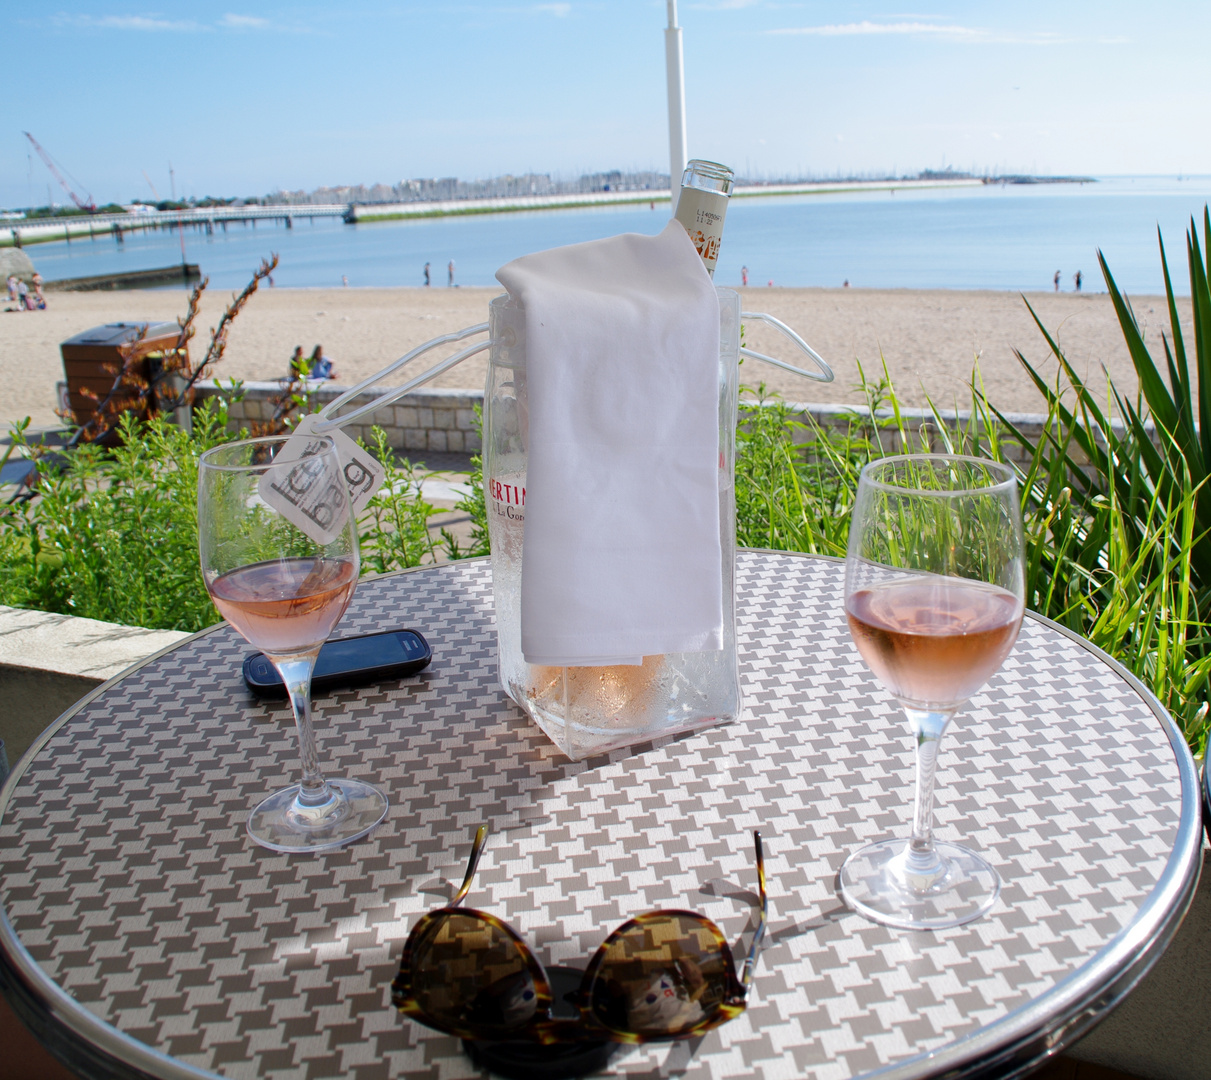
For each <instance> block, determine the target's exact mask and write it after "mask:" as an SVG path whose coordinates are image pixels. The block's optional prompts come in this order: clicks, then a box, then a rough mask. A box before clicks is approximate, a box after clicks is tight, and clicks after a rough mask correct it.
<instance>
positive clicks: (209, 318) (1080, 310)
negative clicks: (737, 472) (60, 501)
mask: <svg viewBox="0 0 1211 1080" xmlns="http://www.w3.org/2000/svg"><path fill="white" fill-rule="evenodd" d="M499 291H500V290H498V289H485V288H454V289H448V288H432V289H420V288H395V289H357V288H346V289H341V288H337V289H269V288H265V289H262V290H261V291H260V292H258V293H257V294H256V295H255V296H254V297H253V298H252V300H251V301H250V302H249V304H248V306H247V307H246V308H245V309H244V311H243V313H242V314H241V315H240V316H239V318H238V319H237V320H236V322H235V324H234V325H233V328H232V331H231V335H230V340H229V345H228V349H227V355H226V357H225V359H224V360H223V362H222V363H221V364H220V365H219V367H218V368H217V370H216V371H215V375H216V376H217V377H220V378H222V379H231V378H236V379H245V380H255V379H274V378H277V377H279V376H281V375H282V374H284V373H285V371H286V368H287V363H288V361H289V358H290V354H291V352H292V351H293V349H294V347H295V346H296V345H301V346H302V347H303V349H304V351H305V352H307V353H310V352H311V350H312V349H313V348H314V346H315V345H317V344H322V345H323V346H324V352H325V353H326V354H327V355H329V356H331V357H332V358H333V360H334V365H335V368H336V371H337V373H338V375H339V377H340V378H339V383H340V384H341V385H345V386H348V385H352V384H353V383H354V382H356V381H357V380H359V379H361V378H364V377H366V376H368V375H370V374H372V373H373V372H375V371H376V370H378V369H379V368H381V367H383V366H385V365H386V364H388V363H389V362H390V361H392V360H394V359H395V358H396V357H398V356H400V355H402V354H403V353H405V352H407V351H408V350H409V349H411V348H413V347H414V346H416V345H419V344H421V343H422V342H424V341H427V340H429V339H430V338H433V337H436V336H438V335H440V334H445V333H449V332H451V331H454V330H458V329H461V328H462V327H465V326H471V325H473V324H475V323H480V322H484V321H485V320H486V319H487V304H488V301H489V300H490V299H491V298H492V297H493V296H495V295H497V294H498V292H499ZM228 299H229V294H227V293H223V292H219V291H209V292H208V293H207V295H206V296H205V297H204V300H203V305H202V314H201V318H200V319H199V321H198V334H197V337H196V338H195V339H194V342H193V344H192V347H191V352H192V353H193V355H195V356H200V355H201V354H202V352H203V350H204V348H205V343H206V342H207V341H209V332H210V328H211V327H213V326H214V325H215V324H216V323H217V321H218V318H219V315H220V314H221V312H222V308H223V305H224V304H225V303H226V302H227V301H228ZM1027 299H1028V300H1029V301H1030V303H1031V304H1032V305H1033V306H1034V308H1035V310H1036V311H1037V312H1038V314H1039V317H1040V318H1041V319H1042V321H1043V323H1044V325H1045V326H1047V327H1048V329H1049V330H1050V331H1051V332H1052V334H1053V335H1054V336H1055V337H1056V339H1057V340H1058V342H1059V344H1060V346H1061V348H1062V349H1063V350H1064V351H1065V353H1066V355H1067V356H1068V358H1069V360H1070V361H1072V362H1073V364H1074V365H1075V366H1076V367H1077V369H1078V370H1080V371H1081V372H1082V373H1084V374H1085V375H1086V376H1087V377H1088V378H1090V379H1091V380H1093V381H1094V384H1095V385H1097V386H1099V387H1100V386H1102V385H1104V383H1103V381H1102V376H1101V374H1100V372H1101V368H1102V366H1103V365H1104V366H1105V368H1106V370H1107V371H1109V372H1110V374H1111V376H1112V377H1113V378H1114V381H1115V383H1116V384H1117V386H1118V387H1119V389H1120V390H1122V391H1127V392H1130V393H1134V392H1135V388H1136V382H1135V375H1134V370H1133V369H1132V366H1131V361H1130V358H1129V357H1128V355H1127V350H1126V347H1125V345H1124V344H1123V340H1122V335H1121V333H1120V331H1119V327H1118V321H1117V319H1116V318H1115V314H1114V309H1113V306H1112V304H1111V302H1110V298H1109V297H1108V296H1106V295H1104V294H1072V293H1059V294H1056V293H1038V294H1030V295H1028V296H1027ZM48 301H49V307H48V309H47V310H46V311H41V312H20V313H18V312H6V311H3V310H0V386H3V390H2V391H0V425H2V426H3V427H5V428H7V426H8V425H9V424H10V423H12V422H13V421H15V420H18V419H20V418H22V417H24V416H29V417H31V418H32V419H33V423H34V424H35V425H37V426H43V425H50V424H54V423H55V422H56V418H55V414H54V404H55V396H54V395H55V382H56V381H57V380H59V379H62V378H63V363H62V360H61V357H60V353H59V344H60V343H61V342H62V341H65V340H66V339H67V338H69V337H71V336H72V335H74V334H77V333H79V332H80V331H82V330H87V329H89V328H90V327H93V326H97V325H100V324H102V323H107V322H118V321H136V320H154V321H163V320H172V319H175V318H177V317H178V316H179V315H182V314H183V313H184V310H185V305H186V294H185V293H184V292H182V291H180V290H148V291H130V292H97V293H50V294H48ZM741 303H742V306H743V307H744V309H745V310H752V311H763V312H768V313H770V314H772V315H774V316H776V317H777V318H779V319H781V320H782V321H783V322H785V323H786V324H787V325H789V326H791V327H793V328H794V329H795V330H797V331H798V332H799V333H800V334H801V335H802V336H803V337H804V338H805V339H806V340H807V341H808V342H810V343H811V344H812V345H813V346H814V347H815V348H816V349H817V350H818V351H819V352H820V353H821V354H822V355H823V356H824V357H825V359H827V360H828V361H829V362H830V363H831V364H832V366H833V369H834V371H835V372H836V381H835V382H833V383H831V384H822V383H817V382H807V381H805V380H803V379H801V378H798V377H797V376H794V375H791V374H788V373H785V372H782V371H780V370H779V369H777V368H773V367H770V366H769V365H766V364H760V363H757V362H754V361H746V362H745V364H744V367H743V368H742V371H741V381H742V382H743V383H745V384H746V385H752V386H755V385H756V384H757V383H759V382H762V381H763V382H765V384H766V385H767V386H768V387H769V388H771V389H773V390H776V391H778V392H779V393H780V394H781V395H782V396H783V397H784V398H786V399H787V400H790V401H805V402H829V403H836V404H856V403H858V401H859V399H858V397H857V396H856V394H855V393H854V387H855V385H856V384H857V383H858V378H859V376H858V365H859V363H860V364H861V366H862V368H863V369H864V370H865V371H866V372H867V374H868V376H869V375H877V374H878V373H879V372H881V370H882V361H881V359H880V357H882V358H883V359H885V360H886V362H887V367H888V370H889V371H890V373H891V377H892V380H893V381H894V383H895V386H896V390H897V392H898V394H899V397H900V399H901V402H902V403H904V404H906V405H924V404H926V396H928V397H929V398H931V399H932V400H933V401H934V403H935V404H937V405H938V406H939V407H942V408H948V407H953V406H954V405H955V403H956V401H957V402H958V403H959V404H960V406H961V407H962V406H965V405H966V404H967V403H968V402H969V401H970V392H969V391H968V390H967V386H968V382H969V380H970V378H971V373H972V367H973V363H974V362H975V360H976V359H977V358H978V359H979V367H980V372H981V375H982V378H983V382H984V385H985V387H986V388H987V391H988V394H989V397H990V398H991V399H992V401H993V402H994V403H995V404H996V405H997V407H998V408H1000V409H1002V410H1003V411H1007V412H1023V413H1032V412H1040V411H1042V407H1041V404H1040V398H1039V396H1038V394H1037V392H1036V391H1035V389H1034V388H1033V386H1032V385H1030V383H1029V381H1028V380H1027V378H1026V376H1025V374H1024V372H1023V371H1022V369H1021V366H1020V365H1019V363H1018V361H1017V360H1016V359H1015V357H1014V355H1013V349H1014V348H1018V349H1021V351H1022V352H1023V353H1024V354H1025V355H1026V357H1027V358H1028V359H1029V360H1030V361H1031V362H1032V363H1034V364H1035V365H1036V366H1039V367H1042V368H1043V369H1044V370H1046V371H1047V372H1049V373H1050V372H1052V371H1054V363H1049V362H1048V361H1049V354H1048V349H1047V345H1046V342H1045V341H1044V340H1043V338H1042V335H1041V334H1040V333H1039V330H1038V328H1037V327H1036V326H1035V325H1034V323H1033V320H1032V319H1031V317H1030V313H1029V312H1028V311H1027V309H1026V305H1025V303H1024V302H1023V299H1022V297H1021V296H1020V295H1019V294H1017V293H1009V292H967V291H921V290H910V289H903V290H900V289H897V290H865V289H779V288H759V289H747V290H744V291H743V293H742V301H741ZM1132 304H1133V307H1134V310H1135V313H1136V317H1137V319H1138V320H1139V322H1140V325H1141V327H1142V328H1143V329H1144V333H1145V340H1146V342H1147V343H1148V344H1149V346H1150V347H1151V348H1152V349H1153V355H1154V358H1155V359H1160V360H1162V361H1163V350H1162V349H1161V345H1160V336H1161V332H1162V330H1164V331H1165V332H1166V333H1167V332H1168V325H1169V321H1168V311H1167V307H1166V305H1165V302H1164V299H1163V298H1161V297H1148V296H1137V297H1133V298H1132ZM1180 308H1181V313H1182V319H1183V335H1190V333H1191V331H1190V305H1189V301H1188V300H1185V301H1182V302H1181V304H1180ZM746 344H748V345H749V346H750V347H751V348H754V349H757V350H758V351H761V352H766V353H771V354H773V355H775V356H778V357H780V358H782V359H784V360H787V361H789V362H791V363H799V360H798V359H797V358H796V352H797V350H795V349H794V348H793V347H792V346H790V345H789V343H787V342H785V341H784V339H782V338H781V337H780V336H779V335H777V334H776V333H774V332H773V331H770V330H768V329H767V328H766V327H765V326H763V325H761V324H756V325H750V327H749V328H748V330H747V331H746ZM450 351H453V349H451V350H450ZM434 355H438V354H434ZM485 371H486V358H485V357H484V356H483V355H481V356H477V357H475V358H473V359H472V360H469V361H467V362H466V363H464V364H462V365H460V366H459V367H456V368H454V369H453V370H451V371H449V372H447V373H446V374H445V375H443V376H441V377H440V378H439V379H438V380H437V381H436V382H435V383H433V384H432V385H435V386H444V387H450V388H482V387H483V384H484V374H485ZM402 381H403V379H402V378H399V377H396V378H395V379H392V380H391V382H392V383H394V384H396V385H398V384H399V383H400V382H402Z"/></svg>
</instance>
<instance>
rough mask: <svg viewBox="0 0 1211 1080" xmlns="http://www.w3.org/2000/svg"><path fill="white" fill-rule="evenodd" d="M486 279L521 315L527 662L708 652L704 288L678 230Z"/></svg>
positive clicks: (713, 389) (710, 381)
mask: <svg viewBox="0 0 1211 1080" xmlns="http://www.w3.org/2000/svg"><path fill="white" fill-rule="evenodd" d="M496 277H497V279H498V280H499V281H500V283H501V284H502V285H504V287H505V288H506V289H508V291H509V292H510V293H511V294H512V295H513V296H514V297H515V298H516V299H517V300H519V301H520V302H521V303H522V304H523V305H524V307H525V313H526V375H527V383H528V385H529V408H530V424H529V431H530V446H529V462H528V467H527V476H526V520H525V549H524V554H523V556H522V582H521V644H522V652H523V654H524V655H525V658H526V661H527V662H528V663H531V664H553V665H559V666H562V665H568V666H581V665H606V664H638V663H640V662H641V659H642V657H644V656H649V655H653V654H657V653H676V652H699V651H705V650H715V649H721V648H722V647H723V583H722V577H721V573H720V562H721V558H722V552H721V548H720V540H719V403H718V397H719V391H718V385H719V376H718V370H719V301H718V298H717V297H716V295H715V288H714V285H713V284H712V283H711V279H710V276H709V275H708V274H707V272H706V268H705V267H704V266H703V264H702V259H701V258H699V256H698V253H697V252H696V251H695V250H694V246H693V244H692V243H691V242H690V239H689V237H688V236H687V235H686V232H685V229H683V228H682V227H681V225H679V224H678V223H677V222H675V221H674V222H670V223H669V225H668V226H667V227H666V228H665V230H664V231H663V232H662V233H661V234H660V235H659V236H640V235H637V234H634V233H628V234H625V235H622V236H615V237H612V238H610V239H608V240H596V241H593V242H591V243H587V244H575V245H572V246H571V247H564V248H555V249H554V250H551V251H543V252H539V253H537V254H535V255H527V256H525V257H524V258H521V259H517V260H515V261H514V262H511V263H509V264H508V265H506V266H503V267H501V268H500V270H499V271H497V274H496Z"/></svg>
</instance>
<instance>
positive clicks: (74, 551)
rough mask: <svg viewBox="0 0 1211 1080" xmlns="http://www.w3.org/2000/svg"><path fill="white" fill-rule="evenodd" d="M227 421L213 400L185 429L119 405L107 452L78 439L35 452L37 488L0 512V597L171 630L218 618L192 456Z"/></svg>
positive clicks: (216, 437)
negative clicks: (208, 583)
mask: <svg viewBox="0 0 1211 1080" xmlns="http://www.w3.org/2000/svg"><path fill="white" fill-rule="evenodd" d="M226 425H227V414H226V409H225V408H224V407H223V406H222V405H221V404H215V405H213V406H212V405H210V404H209V403H208V405H207V407H206V408H204V409H201V410H199V411H198V413H197V414H196V417H195V422H194V426H193V431H192V433H187V432H185V431H183V430H182V429H180V428H177V427H174V426H173V425H172V424H170V423H168V422H167V421H166V420H165V419H163V418H162V417H153V418H152V419H151V420H150V421H148V422H147V423H146V424H143V423H141V422H139V421H137V420H136V419H135V418H134V417H132V416H131V415H129V414H125V415H123V416H122V417H121V418H120V419H119V421H118V431H119V433H120V434H121V436H122V444H121V445H120V446H118V447H116V448H115V449H114V450H113V451H112V453H111V454H106V453H105V452H104V451H102V449H101V448H100V447H99V446H97V445H96V444H94V443H85V444H82V445H80V446H77V447H74V448H71V449H70V450H69V451H68V452H67V454H66V455H65V461H64V463H63V464H61V465H53V464H49V463H48V462H46V461H45V460H44V461H42V462H41V466H40V470H39V471H40V474H41V475H40V477H39V481H38V486H37V496H36V498H32V499H26V500H21V501H18V502H16V503H10V504H9V505H7V506H6V507H5V508H4V512H3V513H2V514H0V560H2V563H3V570H2V572H0V600H2V602H4V603H7V604H12V605H14V606H18V607H35V608H40V609H42V610H46V611H60V612H66V613H70V614H73V615H79V616H82V617H84V618H91V619H101V620H104V621H107V622H118V623H126V624H129V625H132V626H151V627H158V628H162V629H171V630H199V629H201V628H202V627H204V626H208V625H209V624H211V623H213V622H215V621H217V619H218V615H217V613H216V612H215V610H214V608H213V606H212V605H211V603H210V599H209V597H208V596H207V594H206V589H205V587H204V586H203V583H202V576H201V571H200V569H199V566H198V551H197V509H196V508H197V461H198V457H199V456H200V455H201V454H202V453H203V452H204V451H205V450H206V449H208V448H209V447H211V446H214V445H216V444H218V443H220V442H223V441H225V440H226V439H228V438H231V437H232V436H230V435H228V434H227V432H226ZM15 434H16V437H17V438H18V439H20V438H21V436H20V434H17V433H15Z"/></svg>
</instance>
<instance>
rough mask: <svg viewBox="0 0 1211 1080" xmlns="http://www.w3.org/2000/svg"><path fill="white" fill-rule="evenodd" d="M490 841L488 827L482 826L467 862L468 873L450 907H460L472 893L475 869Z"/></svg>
mask: <svg viewBox="0 0 1211 1080" xmlns="http://www.w3.org/2000/svg"><path fill="white" fill-rule="evenodd" d="M487 840H488V826H487V825H481V826H480V827H479V828H478V829H477V830H476V831H475V843H474V844H473V845H472V846H471V858H470V859H468V860H467V873H466V876H465V877H464V878H463V884H462V888H461V889H459V890H458V892H457V893H456V894H455V896H454V899H453V900H451V901H450V904H449V906H450V907H458V905H459V904H461V903H462V902H463V901H464V900H465V899H466V897H467V893H469V892H470V891H471V880H472V879H473V878H474V877H475V868H476V867H477V866H478V865H479V857H480V856H481V855H482V854H483V853H484V845H485V844H486V843H487Z"/></svg>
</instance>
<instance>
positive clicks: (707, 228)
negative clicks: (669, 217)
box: [674, 158, 735, 277]
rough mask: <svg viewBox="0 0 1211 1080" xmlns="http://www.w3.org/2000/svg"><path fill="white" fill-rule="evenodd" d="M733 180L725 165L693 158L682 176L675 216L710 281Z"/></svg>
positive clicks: (713, 274)
mask: <svg viewBox="0 0 1211 1080" xmlns="http://www.w3.org/2000/svg"><path fill="white" fill-rule="evenodd" d="M734 179H735V173H733V172H732V170H731V169H729V168H728V167H727V166H726V165H720V164H719V163H718V162H715V161H701V160H699V159H698V158H694V159H693V160H692V161H691V162H690V163H689V164H688V165H687V166H686V167H685V172H684V173H682V174H681V194H680V195H679V196H678V198H677V212H676V214H675V215H674V216H675V217H676V218H677V220H678V221H679V222H681V224H682V226H683V227H684V228H685V231H686V232H687V233H689V234H690V239H691V240H692V241H693V243H694V247H695V248H697V249H698V254H699V255H701V256H702V261H703V262H704V263H706V272H707V273H708V274H710V275H711V277H714V276H715V263H716V261H717V260H718V258H719V241H720V239H721V237H722V236H723V219H724V218H725V217H726V216H727V203H728V199H729V198H730V197H731V194H732V183H733V181H734Z"/></svg>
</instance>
